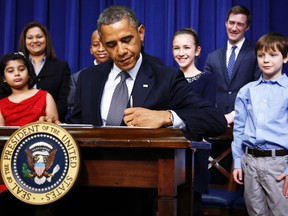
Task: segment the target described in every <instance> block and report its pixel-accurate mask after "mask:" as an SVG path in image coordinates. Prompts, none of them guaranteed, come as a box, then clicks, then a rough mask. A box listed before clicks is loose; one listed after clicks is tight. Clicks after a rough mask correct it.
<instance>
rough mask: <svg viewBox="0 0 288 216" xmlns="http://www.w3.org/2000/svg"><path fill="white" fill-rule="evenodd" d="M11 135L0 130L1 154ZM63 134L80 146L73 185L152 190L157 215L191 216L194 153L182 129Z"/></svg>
mask: <svg viewBox="0 0 288 216" xmlns="http://www.w3.org/2000/svg"><path fill="white" fill-rule="evenodd" d="M14 131H15V129H0V148H1V152H2V148H3V146H4V144H5V142H6V140H7V139H8V138H9V136H10V135H11V134H12V133H13V132H14ZM67 131H69V133H70V134H71V135H72V136H73V137H74V139H75V140H76V142H77V143H78V145H79V147H80V154H81V163H82V167H81V173H80V174H79V179H78V181H77V184H79V185H86V186H100V187H106V186H108V187H138V188H155V189H157V191H158V215H159V216H176V215H178V216H188V215H189V216H191V215H192V212H193V205H192V201H193V193H192V191H193V181H194V179H193V165H194V161H193V154H194V150H195V149H194V148H192V145H191V142H190V141H189V140H187V139H186V138H185V137H184V136H183V134H182V131H181V130H178V129H170V128H161V129H143V128H67ZM198 148H199V146H198ZM1 181H2V179H1Z"/></svg>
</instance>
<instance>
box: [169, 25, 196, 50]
mask: <svg viewBox="0 0 288 216" xmlns="http://www.w3.org/2000/svg"><path fill="white" fill-rule="evenodd" d="M182 34H188V35H191V36H192V37H193V39H194V41H195V46H196V48H197V47H198V46H200V42H199V38H198V35H197V33H196V31H195V30H194V29H192V28H183V29H180V30H178V31H176V32H175V33H174V36H173V40H174V38H175V37H176V36H177V35H182ZM173 40H172V41H173Z"/></svg>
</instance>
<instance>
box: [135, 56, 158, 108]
mask: <svg viewBox="0 0 288 216" xmlns="http://www.w3.org/2000/svg"><path fill="white" fill-rule="evenodd" d="M154 83H155V80H154V76H153V71H152V69H151V67H150V66H149V65H148V64H147V61H145V60H144V58H143V61H142V65H141V67H140V69H139V71H138V74H137V77H136V80H135V83H134V86H133V90H132V93H131V95H133V103H134V104H133V105H134V106H135V107H136V106H137V107H140V106H143V107H145V105H144V104H145V101H146V100H147V98H148V95H149V94H150V91H151V89H152V88H153V86H154Z"/></svg>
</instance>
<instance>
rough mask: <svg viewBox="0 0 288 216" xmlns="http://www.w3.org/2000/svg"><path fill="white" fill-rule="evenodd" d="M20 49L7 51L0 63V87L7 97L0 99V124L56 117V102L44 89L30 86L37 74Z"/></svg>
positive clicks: (16, 124) (13, 124)
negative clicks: (12, 51) (42, 117)
mask: <svg viewBox="0 0 288 216" xmlns="http://www.w3.org/2000/svg"><path fill="white" fill-rule="evenodd" d="M31 67H32V66H31V63H30V62H29V60H28V59H27V58H26V57H25V56H24V54H23V53H21V52H15V53H9V54H7V55H5V56H3V58H2V59H1V62H0V88H1V89H2V90H4V91H5V92H7V93H8V94H9V96H7V97H5V98H3V99H1V100H0V126H23V125H25V124H28V123H31V122H35V121H38V120H39V118H40V117H41V116H54V117H55V118H56V119H58V112H57V107H56V103H55V101H54V99H53V97H52V96H51V95H50V94H49V93H48V92H47V91H44V90H39V89H35V88H33V86H34V84H35V81H36V75H35V73H34V71H33V70H32V68H31Z"/></svg>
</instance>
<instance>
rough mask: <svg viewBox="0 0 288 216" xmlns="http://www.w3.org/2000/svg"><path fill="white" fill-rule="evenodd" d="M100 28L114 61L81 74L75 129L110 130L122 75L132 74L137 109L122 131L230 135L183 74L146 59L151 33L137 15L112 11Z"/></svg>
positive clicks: (222, 120) (73, 119)
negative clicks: (146, 39) (145, 46)
mask: <svg viewBox="0 0 288 216" xmlns="http://www.w3.org/2000/svg"><path fill="white" fill-rule="evenodd" d="M97 26H98V32H99V35H100V38H101V42H102V44H103V45H104V46H105V49H106V50H107V52H108V53H109V55H110V57H111V59H112V60H111V61H108V62H105V63H103V64H100V65H96V66H92V67H89V68H87V69H85V70H83V71H82V72H81V74H80V76H79V78H78V82H77V87H76V94H75V98H74V99H75V101H74V102H75V104H74V109H73V112H72V114H71V116H70V118H69V123H83V124H84V123H85V124H87V123H88V124H93V125H95V126H103V125H107V123H106V121H107V116H108V112H109V108H110V103H111V99H112V95H113V91H114V89H115V87H116V85H117V84H118V83H119V81H120V77H119V76H118V74H119V73H120V72H121V71H125V73H128V74H129V78H127V79H126V84H127V88H128V95H129V98H131V96H132V97H133V104H132V101H131V100H130V102H129V103H128V101H127V107H128V108H127V109H125V110H124V111H123V112H122V113H123V117H124V118H123V121H122V123H121V124H120V125H123V126H125V125H128V126H139V127H150V128H160V127H164V126H172V127H174V128H182V129H186V130H189V131H191V132H194V133H197V134H201V135H219V134H222V133H223V132H225V130H226V124H227V122H226V120H225V118H224V116H223V115H222V114H220V112H219V111H218V110H217V109H216V108H214V107H213V106H212V105H211V104H210V103H209V102H208V101H205V100H203V99H201V98H199V97H198V96H196V95H195V94H193V93H192V92H191V90H190V89H189V87H188V85H187V82H186V80H185V78H184V76H183V73H182V72H181V71H180V70H177V69H174V68H169V67H165V66H163V65H160V64H157V63H155V62H153V61H151V60H149V59H148V58H147V57H146V56H145V55H142V54H141V47H142V41H143V40H144V34H145V29H144V26H143V25H140V26H138V20H137V17H136V15H135V13H134V11H132V10H131V9H130V8H127V7H124V6H111V7H109V8H107V9H105V10H104V11H103V12H102V13H101V14H100V16H99V19H98V22H97ZM131 105H133V107H131ZM116 108H117V107H113V109H116ZM121 115H122V114H121Z"/></svg>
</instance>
